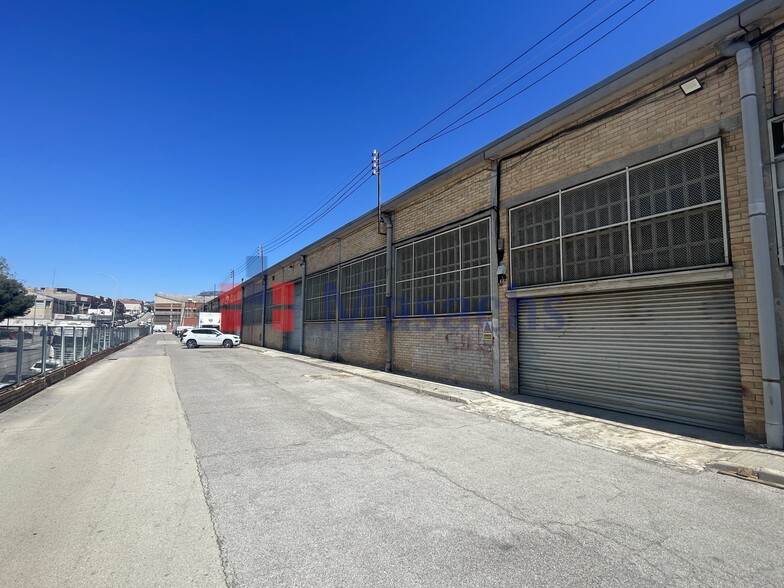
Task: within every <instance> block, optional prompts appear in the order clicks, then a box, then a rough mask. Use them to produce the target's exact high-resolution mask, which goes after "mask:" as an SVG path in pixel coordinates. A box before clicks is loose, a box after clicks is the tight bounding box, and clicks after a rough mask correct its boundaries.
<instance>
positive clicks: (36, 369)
mask: <svg viewBox="0 0 784 588" xmlns="http://www.w3.org/2000/svg"><path fill="white" fill-rule="evenodd" d="M62 366H63V364H62V363H60V360H59V359H47V360H46V369H47V370H56V369H57V368H59V367H62ZM30 371H31V372H33V373H34V374H40V373H41V360H38V361H36V362H35V363H34V364H33V365H31V366H30Z"/></svg>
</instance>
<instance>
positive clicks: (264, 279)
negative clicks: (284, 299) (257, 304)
mask: <svg viewBox="0 0 784 588" xmlns="http://www.w3.org/2000/svg"><path fill="white" fill-rule="evenodd" d="M261 283H262V288H264V291H263V292H262V294H261V296H262V298H261V300H262V302H261V341H260V343H261V346H262V347H264V338H265V336H266V333H265V330H266V328H267V274H264V275H263V276H262V278H261Z"/></svg>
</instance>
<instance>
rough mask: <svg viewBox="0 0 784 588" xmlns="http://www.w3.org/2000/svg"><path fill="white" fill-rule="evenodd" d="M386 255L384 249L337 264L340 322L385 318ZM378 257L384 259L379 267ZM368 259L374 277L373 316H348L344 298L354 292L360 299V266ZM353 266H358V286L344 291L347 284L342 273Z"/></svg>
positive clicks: (361, 289)
mask: <svg viewBox="0 0 784 588" xmlns="http://www.w3.org/2000/svg"><path fill="white" fill-rule="evenodd" d="M386 255H387V252H386V249H382V250H376V251H374V252H371V253H368V254H367V255H363V256H361V257H357V258H355V259H352V260H350V261H347V262H343V263H340V264H338V288H337V290H338V300H337V306H338V319H339V320H341V321H362V320H378V319H383V318H386V301H385V300H384V297H385V296H386V283H387V279H386V264H387V263H388V261H387V259H386ZM380 257H384V263H383V264H382V265H379V263H378V259H379V258H380ZM369 259H373V276H374V281H373V295H372V299H373V312H374V314H373V315H372V316H349V315H348V314H347V309H346V308H345V306H344V305H343V299H344V296H345V295H347V294H354V293H355V292H359V293H360V294H359V296H360V298H359V299H360V300H361V299H362V292H363V290H365V288H363V281H362V280H363V278H364V276H363V274H364V270H363V269H362V264H363V263H364V262H365V261H367V260H369ZM355 265H359V266H360V272H359V274H360V279H359V286H358V287H356V288H352V289H346V290H344V285H345V284H346V283H347V282H346V280H345V279H344V275H343V272H344V271H345V270H348V269H349V268H351V267H352V266H355ZM379 267H380V268H382V269H383V272H381V275H380V276H379ZM379 294H382V295H383V296H382V299H381V304H380V305H379V304H378V303H377V300H378V297H379ZM360 308H361V304H360ZM379 313H380V314H379Z"/></svg>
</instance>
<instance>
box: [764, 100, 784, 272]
mask: <svg viewBox="0 0 784 588" xmlns="http://www.w3.org/2000/svg"><path fill="white" fill-rule="evenodd" d="M775 123H782V124H784V114H782V115H780V116H774V117H773V118H770V119H768V125H767V126H768V148H769V149H770V158H769V161H770V187H771V190H772V192H773V208H774V210H775V211H776V249H777V250H778V258H779V265H782V266H784V218H783V217H782V214H784V202H782V200H784V177H782V178H779V177H778V172H777V169H776V168H777V165H776V164H778V163H782V164H783V165H784V152H782V154H781V155H778V156H777V155H776V147H775V145H774V143H773V125H774V124H775ZM779 182H781V187H779Z"/></svg>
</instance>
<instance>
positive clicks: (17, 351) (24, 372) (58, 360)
mask: <svg viewBox="0 0 784 588" xmlns="http://www.w3.org/2000/svg"><path fill="white" fill-rule="evenodd" d="M149 333H150V327H111V326H109V325H100V324H97V325H95V326H91V327H67V326H62V327H51V326H37V327H0V389H5V388H8V387H10V386H15V385H17V384H20V383H22V382H24V381H25V380H29V379H30V378H34V377H36V376H40V375H42V374H46V373H48V372H51V371H53V370H56V369H59V368H61V367H63V366H66V365H69V364H71V363H74V362H76V361H79V360H80V359H84V358H85V357H88V356H90V355H93V354H94V353H99V352H101V351H104V350H105V349H109V348H110V347H116V346H117V345H121V344H123V343H127V342H129V341H133V340H134V339H138V338H139V337H143V336H144V335H148V334H149Z"/></svg>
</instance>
